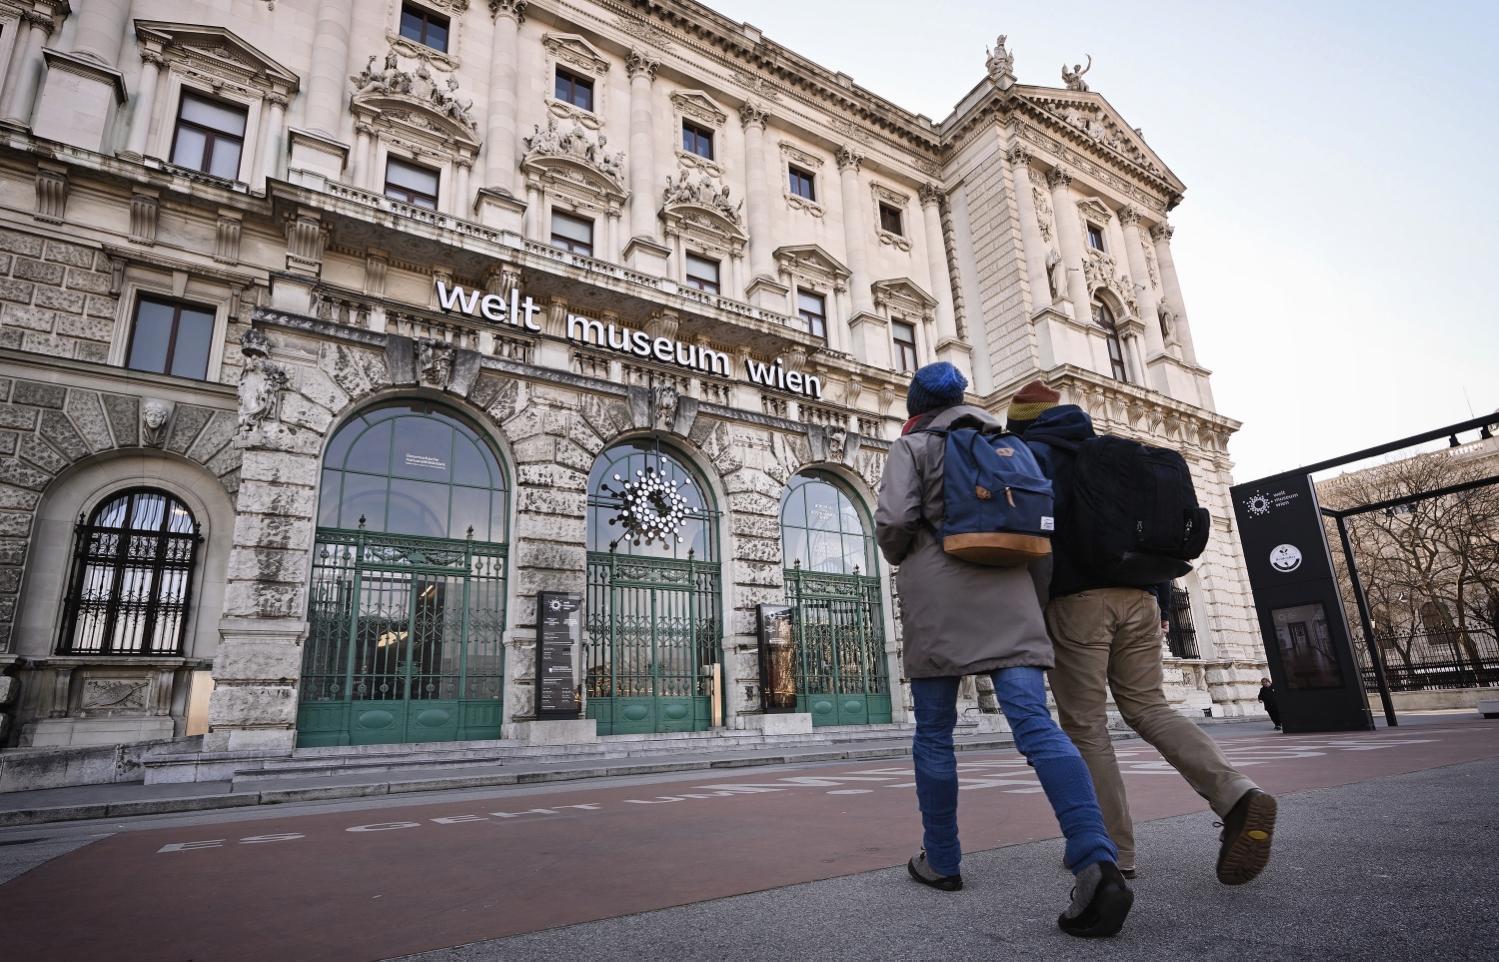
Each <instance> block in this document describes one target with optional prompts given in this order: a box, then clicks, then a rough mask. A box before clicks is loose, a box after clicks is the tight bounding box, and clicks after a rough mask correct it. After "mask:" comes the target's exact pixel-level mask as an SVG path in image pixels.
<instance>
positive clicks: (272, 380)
mask: <svg viewBox="0 0 1499 962" xmlns="http://www.w3.org/2000/svg"><path fill="white" fill-rule="evenodd" d="M239 349H240V353H242V354H244V356H245V368H244V371H243V373H241V374H240V377H239V428H240V430H241V431H245V432H249V431H253V430H255V429H256V428H258V427H260V426H261V425H262V424H264V423H265V422H266V421H274V420H275V419H276V411H277V402H278V401H279V400H280V397H281V390H282V388H284V387H286V384H287V381H288V380H290V377H289V376H288V374H287V372H286V368H284V367H282V366H281V365H279V364H277V363H275V362H274V361H272V360H271V359H270V356H269V355H270V351H271V342H270V340H269V339H268V338H267V337H266V336H265V335H264V334H262V333H261V332H260V331H257V330H255V329H254V328H251V329H250V330H248V331H246V332H245V333H244V334H243V335H241V336H240V339H239Z"/></svg>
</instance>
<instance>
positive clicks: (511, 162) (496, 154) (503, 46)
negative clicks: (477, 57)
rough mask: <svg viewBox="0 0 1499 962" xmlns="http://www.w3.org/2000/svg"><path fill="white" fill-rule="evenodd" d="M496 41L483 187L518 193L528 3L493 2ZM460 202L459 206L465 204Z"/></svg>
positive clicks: (520, 0)
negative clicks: (518, 67)
mask: <svg viewBox="0 0 1499 962" xmlns="http://www.w3.org/2000/svg"><path fill="white" fill-rule="evenodd" d="M489 12H490V16H492V17H493V18H494V42H493V46H491V47H490V50H489V114H488V116H487V118H486V120H487V123H486V125H485V133H484V186H485V187H492V188H494V189H495V190H498V191H502V192H504V193H506V194H513V193H514V192H515V104H516V100H517V97H518V93H517V91H516V86H515V78H516V71H515V64H516V60H517V58H518V57H519V51H518V50H517V48H516V38H517V36H518V32H519V30H520V25H521V23H522V22H523V21H524V20H525V19H526V3H525V0H491V2H490V4H489ZM463 202H464V201H463V200H460V204H461V203H463Z"/></svg>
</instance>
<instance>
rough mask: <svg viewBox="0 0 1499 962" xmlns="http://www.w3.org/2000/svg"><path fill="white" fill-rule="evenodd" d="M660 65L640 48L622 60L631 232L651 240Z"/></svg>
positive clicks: (657, 189)
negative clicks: (655, 87)
mask: <svg viewBox="0 0 1499 962" xmlns="http://www.w3.org/2000/svg"><path fill="white" fill-rule="evenodd" d="M660 65H661V62H660V61H658V60H652V59H651V58H650V57H648V56H646V54H645V52H644V51H642V50H638V49H636V50H631V51H630V56H629V57H628V58H627V59H626V60H625V70H626V71H627V72H628V73H629V75H630V235H631V236H632V237H639V238H642V239H644V240H648V241H652V242H654V241H655V240H656V239H657V234H656V195H657V193H659V190H660V188H659V187H658V185H657V184H656V131H655V111H654V109H653V104H652V101H651V84H652V83H654V82H655V79H656V68H657V67H659V66H660Z"/></svg>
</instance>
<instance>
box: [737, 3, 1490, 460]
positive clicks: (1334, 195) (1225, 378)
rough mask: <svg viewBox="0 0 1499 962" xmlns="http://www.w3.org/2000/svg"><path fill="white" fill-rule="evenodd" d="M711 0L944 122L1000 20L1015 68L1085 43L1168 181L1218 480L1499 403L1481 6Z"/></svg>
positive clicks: (1049, 69) (1025, 78)
mask: <svg viewBox="0 0 1499 962" xmlns="http://www.w3.org/2000/svg"><path fill="white" fill-rule="evenodd" d="M710 5H711V6H713V7H714V8H715V9H717V10H719V11H720V12H722V13H724V14H725V15H727V16H730V17H733V18H734V19H737V20H747V21H749V22H750V23H753V24H754V25H755V26H757V27H759V28H760V29H761V30H762V31H764V33H765V36H766V37H768V38H770V39H772V40H775V41H776V42H778V43H781V44H784V45H785V46H787V47H789V48H791V49H793V50H795V51H797V52H798V53H801V54H802V55H804V56H807V57H810V58H811V59H813V60H815V61H817V62H818V63H820V64H822V65H823V66H825V67H828V68H830V69H833V70H842V71H843V72H845V73H847V74H850V75H852V76H853V78H854V80H855V82H856V83H858V84H860V85H861V86H863V87H866V88H867V89H869V90H872V91H874V92H875V93H877V94H879V95H881V96H883V97H887V98H889V99H890V100H892V101H894V102H896V103H898V104H900V105H901V106H903V107H905V108H907V109H909V110H913V111H916V112H919V113H924V114H926V115H927V116H929V117H932V118H933V119H934V120H939V121H940V120H941V119H942V118H944V117H946V116H947V115H948V114H949V113H950V112H951V111H952V108H953V106H954V104H956V102H957V100H958V98H959V97H961V96H962V95H963V94H964V93H966V92H967V91H968V90H969V89H970V88H971V87H972V86H973V85H974V84H975V83H976V82H977V81H978V80H979V78H981V77H982V76H983V73H984V48H985V46H986V45H992V44H993V43H994V38H995V36H996V35H997V34H999V33H1005V34H1008V35H1009V38H1010V39H1009V47H1010V50H1011V51H1012V52H1013V53H1014V55H1015V73H1016V75H1017V76H1018V77H1019V79H1020V82H1021V83H1023V84H1041V85H1046V86H1055V87H1060V86H1062V81H1061V65H1062V63H1063V62H1064V61H1065V62H1066V63H1069V64H1071V63H1077V62H1086V59H1085V55H1087V54H1092V56H1093V70H1092V72H1090V73H1089V74H1088V75H1087V77H1086V80H1087V81H1088V83H1089V84H1090V86H1091V87H1092V89H1093V90H1095V91H1097V92H1099V93H1101V94H1103V96H1104V97H1106V98H1107V99H1108V101H1109V103H1110V104H1112V105H1113V106H1114V108H1115V109H1116V110H1118V111H1119V112H1120V113H1121V114H1122V115H1123V116H1124V118H1125V120H1127V121H1128V122H1129V124H1130V126H1132V127H1140V128H1142V129H1143V130H1144V131H1145V139H1146V141H1147V142H1148V143H1149V144H1150V145H1151V147H1153V148H1154V149H1155V151H1156V152H1157V153H1158V154H1160V156H1161V157H1162V158H1163V159H1164V160H1165V162H1166V163H1167V165H1168V166H1170V167H1171V169H1172V170H1173V171H1174V172H1175V173H1176V175H1177V176H1178V177H1180V178H1181V179H1182V180H1183V181H1184V182H1185V183H1186V185H1187V193H1186V199H1185V200H1184V201H1183V202H1182V204H1181V206H1179V207H1178V208H1177V209H1176V210H1175V211H1173V212H1172V214H1171V221H1172V223H1173V224H1174V225H1175V226H1176V235H1175V237H1174V238H1173V239H1172V252H1173V253H1174V255H1175V257H1176V263H1177V268H1178V272H1179V273H1180V275H1181V282H1182V288H1183V296H1184V298H1185V300H1186V302H1187V311H1188V314H1189V316H1190V318H1191V322H1192V336H1193V339H1194V340H1195V342H1196V344H1197V353H1198V359H1199V360H1200V361H1201V362H1202V363H1203V364H1204V365H1205V366H1207V367H1208V368H1210V369H1211V370H1212V371H1213V391H1214V395H1215V397H1216V400H1217V404H1218V410H1219V411H1220V412H1221V413H1223V414H1225V415H1227V416H1229V417H1231V418H1235V419H1237V420H1239V421H1242V422H1243V423H1244V427H1243V429H1242V430H1241V431H1240V432H1239V433H1238V434H1237V435H1236V436H1235V437H1234V438H1233V440H1232V441H1231V443H1230V447H1229V451H1230V454H1231V455H1232V456H1233V459H1234V461H1235V462H1236V467H1235V469H1234V477H1235V480H1237V481H1248V480H1253V479H1254V478H1258V477H1261V476H1264V475H1267V474H1271V473H1274V472H1277V471H1282V470H1285V469H1288V468H1292V467H1296V466H1297V465H1300V464H1308V463H1311V462H1313V461H1319V460H1322V459H1325V458H1329V457H1333V456H1335V455H1340V454H1346V453H1349V452H1352V451H1354V450H1357V449H1359V448H1363V447H1368V446H1372V445H1374V444H1377V443H1380V442H1382V441H1387V440H1394V439H1396V438H1399V437H1404V436H1407V435H1410V434H1415V433H1417V432H1419V431H1422V430H1426V429H1429V428H1436V427H1440V426H1442V425H1444V424H1449V423H1452V422H1455V421H1459V420H1466V419H1467V418H1468V417H1469V409H1470V406H1471V409H1472V411H1473V412H1475V414H1482V413H1484V412H1488V411H1494V410H1495V409H1496V408H1499V310H1496V307H1495V303H1496V298H1499V264H1496V252H1495V247H1496V244H1499V201H1496V190H1499V185H1496V184H1495V183H1494V178H1493V177H1492V176H1491V171H1492V170H1493V169H1494V167H1495V165H1496V163H1499V150H1496V148H1499V144H1496V140H1499V137H1496V133H1495V130H1496V124H1499V120H1496V118H1499V58H1496V56H1495V48H1496V44H1499V2H1495V0H1489V2H1486V3H1477V2H1475V3H1468V4H1458V3H1441V2H1425V3H1403V4H1396V3H1386V2H1367V0H1366V2H1357V3H1355V2H1327V0H1312V2H1299V3H1273V2H1263V3H1255V2H1247V3H1238V4H1227V3H1212V4H1206V3H1201V2H1196V3H1186V2H1161V3H1143V2H1129V0H1108V2H1093V0H1070V2H1068V3H1065V4H1061V3H1053V4H1034V3H1030V4H999V3H992V2H987V3H986V2H972V0H957V2H954V0H943V2H941V3H940V4H938V3H915V2H909V0H907V2H903V3H893V2H888V0H864V2H858V3H854V2H844V0H816V2H811V0H710ZM1466 438H1467V436H1465V439H1466Z"/></svg>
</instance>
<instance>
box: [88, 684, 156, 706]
mask: <svg viewBox="0 0 1499 962" xmlns="http://www.w3.org/2000/svg"><path fill="white" fill-rule="evenodd" d="M150 687H151V682H150V681H149V680H148V679H141V680H139V681H137V680H135V679H133V678H120V679H106V678H89V679H86V680H85V681H84V682H83V691H82V693H81V695H80V698H79V703H78V707H79V708H80V709H83V710H84V711H145V710H146V707H147V706H146V693H147V691H148V690H149V689H150Z"/></svg>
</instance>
